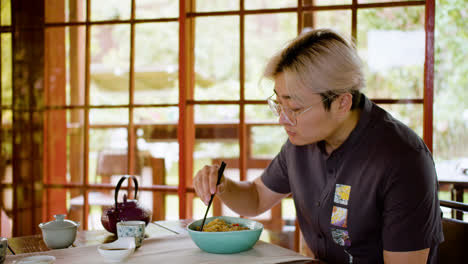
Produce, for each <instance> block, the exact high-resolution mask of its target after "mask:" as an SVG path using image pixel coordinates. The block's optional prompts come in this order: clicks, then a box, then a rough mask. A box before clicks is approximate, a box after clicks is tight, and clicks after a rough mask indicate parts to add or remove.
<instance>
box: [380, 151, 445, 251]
mask: <svg viewBox="0 0 468 264" xmlns="http://www.w3.org/2000/svg"><path fill="white" fill-rule="evenodd" d="M437 189H438V188H437V176H436V172H435V168H434V162H433V160H432V157H431V154H430V153H429V152H428V151H427V150H425V149H419V150H418V151H411V153H408V155H405V157H401V161H400V162H399V164H395V167H394V168H393V169H391V170H390V174H389V175H388V179H387V181H386V185H385V187H384V197H383V199H384V200H383V229H382V238H383V248H384V250H387V251H413V250H420V249H424V248H430V247H431V246H432V245H434V243H439V242H441V240H443V235H442V233H441V228H442V226H441V219H440V208H439V200H438V197H437Z"/></svg>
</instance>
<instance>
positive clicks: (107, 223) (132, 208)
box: [101, 175, 151, 234]
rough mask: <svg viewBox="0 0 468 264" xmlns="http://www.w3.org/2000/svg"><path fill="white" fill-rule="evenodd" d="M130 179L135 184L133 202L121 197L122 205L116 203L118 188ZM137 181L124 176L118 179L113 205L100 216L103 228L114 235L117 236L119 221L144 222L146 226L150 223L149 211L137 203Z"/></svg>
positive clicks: (129, 176)
mask: <svg viewBox="0 0 468 264" xmlns="http://www.w3.org/2000/svg"><path fill="white" fill-rule="evenodd" d="M129 178H132V179H133V183H134V184H135V195H134V197H135V200H127V195H126V194H125V195H124V197H123V203H119V202H117V196H118V194H119V190H120V186H121V185H122V183H123V182H124V181H125V180H126V179H129ZM137 193H138V181H137V178H136V177H135V176H133V175H125V176H123V177H122V178H120V180H119V182H118V183H117V186H116V187H115V205H114V206H112V207H109V208H107V209H105V210H104V212H103V213H102V216H101V223H102V225H103V226H104V228H105V229H106V230H107V231H109V232H111V233H114V234H117V223H118V222H120V221H131V220H133V221H135V220H139V221H145V223H146V225H148V223H149V222H150V221H151V211H149V210H147V209H145V208H143V207H142V206H141V205H140V204H139V203H138V202H137V200H136V199H137Z"/></svg>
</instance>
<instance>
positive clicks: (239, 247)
mask: <svg viewBox="0 0 468 264" xmlns="http://www.w3.org/2000/svg"><path fill="white" fill-rule="evenodd" d="M216 218H219V219H221V220H224V221H225V222H226V223H229V224H233V223H237V224H240V225H241V226H245V227H248V228H249V230H241V231H229V232H201V231H197V230H196V228H197V227H200V226H201V224H202V221H203V219H200V220H196V221H193V222H192V223H190V224H189V225H188V226H187V230H188V233H189V234H190V237H191V238H192V240H193V242H195V244H196V245H197V246H198V247H199V248H200V249H201V250H203V251H206V252H210V253H217V254H233V253H239V252H242V251H246V250H249V249H251V248H252V247H253V246H254V245H255V243H257V241H258V239H259V237H260V234H261V233H262V231H263V225H262V224H261V223H259V222H257V221H254V220H250V219H245V218H239V217H231V216H214V217H209V218H206V221H205V225H206V224H208V223H209V222H211V221H213V220H214V219H216Z"/></svg>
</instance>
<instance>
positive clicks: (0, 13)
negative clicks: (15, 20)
mask: <svg viewBox="0 0 468 264" xmlns="http://www.w3.org/2000/svg"><path fill="white" fill-rule="evenodd" d="M1 1H2V2H1V7H0V25H1V26H10V25H11V1H12V0H1Z"/></svg>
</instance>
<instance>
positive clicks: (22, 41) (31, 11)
mask: <svg viewBox="0 0 468 264" xmlns="http://www.w3.org/2000/svg"><path fill="white" fill-rule="evenodd" d="M43 23H44V2H43V1H29V0H15V1H12V27H13V36H14V39H13V61H12V62H13V109H14V110H13V189H14V192H13V236H22V235H30V234H34V233H38V232H39V228H38V227H37V225H38V224H39V223H40V222H41V220H42V218H41V214H42V206H43V205H42V191H43V188H42V186H43V185H42V183H43V168H42V165H43V149H42V146H43V142H42V141H43V124H44V120H43V116H42V114H41V112H39V111H38V109H39V108H42V107H43V106H44V103H43V101H44V98H43V94H44V79H43V78H44V28H43Z"/></svg>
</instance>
